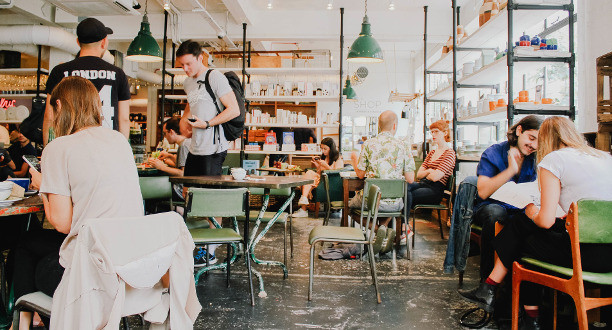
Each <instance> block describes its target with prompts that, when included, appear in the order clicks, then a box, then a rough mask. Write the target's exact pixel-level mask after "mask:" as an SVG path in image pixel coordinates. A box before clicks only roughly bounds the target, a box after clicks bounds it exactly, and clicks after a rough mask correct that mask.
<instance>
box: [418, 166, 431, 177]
mask: <svg viewBox="0 0 612 330" xmlns="http://www.w3.org/2000/svg"><path fill="white" fill-rule="evenodd" d="M431 171H432V170H431V169H429V168H423V165H421V166H420V167H419V170H418V171H417V175H416V177H417V179H419V180H420V179H422V178H425V177H427V176H428V175H429V174H430V173H431Z"/></svg>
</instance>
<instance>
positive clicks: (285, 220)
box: [236, 188, 293, 265]
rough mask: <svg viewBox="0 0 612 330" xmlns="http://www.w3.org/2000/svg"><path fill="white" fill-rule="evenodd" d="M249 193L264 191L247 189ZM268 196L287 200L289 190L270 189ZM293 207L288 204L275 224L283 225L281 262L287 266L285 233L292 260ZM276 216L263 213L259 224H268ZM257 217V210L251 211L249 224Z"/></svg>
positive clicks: (241, 217) (261, 193)
mask: <svg viewBox="0 0 612 330" xmlns="http://www.w3.org/2000/svg"><path fill="white" fill-rule="evenodd" d="M249 192H250V193H251V195H263V194H264V189H263V188H249ZM270 196H281V197H287V198H289V197H290V196H291V188H283V189H270ZM292 214H293V205H292V203H289V212H282V213H281V214H280V215H279V216H278V219H276V223H280V224H283V226H284V228H283V230H284V232H283V258H284V259H283V260H284V262H283V263H284V264H285V265H286V264H287V233H289V247H290V252H291V258H293V228H292V227H293V226H292V224H293V217H292ZM275 215H276V212H269V211H266V212H264V215H263V217H262V218H261V222H264V223H268V222H270V221H271V220H272V219H273V218H274V216H275ZM257 216H259V210H251V211H250V214H249V218H250V221H251V222H254V221H256V220H257ZM236 219H237V220H238V221H244V220H245V219H246V216H244V215H241V216H238V217H236Z"/></svg>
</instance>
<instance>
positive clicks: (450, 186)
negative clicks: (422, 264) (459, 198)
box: [412, 175, 455, 248]
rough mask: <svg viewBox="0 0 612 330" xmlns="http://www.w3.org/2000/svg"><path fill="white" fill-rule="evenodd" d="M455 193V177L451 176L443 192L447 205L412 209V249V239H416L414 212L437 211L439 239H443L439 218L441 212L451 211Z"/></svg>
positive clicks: (425, 205) (423, 205)
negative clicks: (422, 210) (420, 210)
mask: <svg viewBox="0 0 612 330" xmlns="http://www.w3.org/2000/svg"><path fill="white" fill-rule="evenodd" d="M454 192H455V176H454V175H451V176H450V177H449V178H448V182H447V185H446V190H445V191H444V195H445V196H447V203H446V205H444V204H418V205H415V206H414V207H413V210H414V213H412V233H413V236H412V248H414V239H415V237H416V227H415V223H416V211H417V210H418V209H429V210H437V211H438V220H440V238H442V239H444V230H443V229H442V217H441V216H440V211H441V210H446V211H448V214H449V215H450V213H451V212H452V210H453V207H452V200H453V196H454Z"/></svg>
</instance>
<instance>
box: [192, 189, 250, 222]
mask: <svg viewBox="0 0 612 330" xmlns="http://www.w3.org/2000/svg"><path fill="white" fill-rule="evenodd" d="M248 194H249V192H248V190H247V189H246V188H237V189H211V188H193V187H190V188H189V192H188V201H187V210H186V211H185V218H188V217H198V218H199V217H202V218H205V217H236V216H240V215H244V214H245V211H246V210H247V209H248Z"/></svg>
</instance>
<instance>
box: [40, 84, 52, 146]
mask: <svg viewBox="0 0 612 330" xmlns="http://www.w3.org/2000/svg"><path fill="white" fill-rule="evenodd" d="M51 123H53V109H52V108H51V96H50V95H48V96H47V102H46V103H45V117H44V119H43V131H42V135H43V145H45V146H46V145H47V143H49V128H50V127H51Z"/></svg>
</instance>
